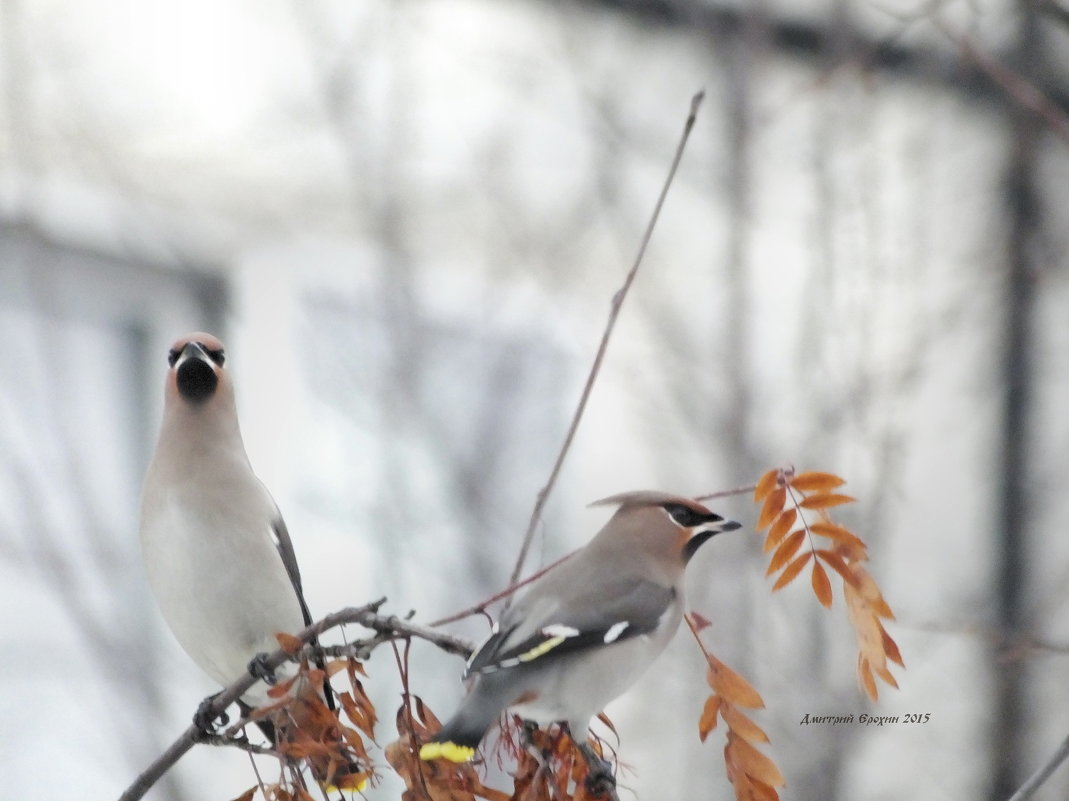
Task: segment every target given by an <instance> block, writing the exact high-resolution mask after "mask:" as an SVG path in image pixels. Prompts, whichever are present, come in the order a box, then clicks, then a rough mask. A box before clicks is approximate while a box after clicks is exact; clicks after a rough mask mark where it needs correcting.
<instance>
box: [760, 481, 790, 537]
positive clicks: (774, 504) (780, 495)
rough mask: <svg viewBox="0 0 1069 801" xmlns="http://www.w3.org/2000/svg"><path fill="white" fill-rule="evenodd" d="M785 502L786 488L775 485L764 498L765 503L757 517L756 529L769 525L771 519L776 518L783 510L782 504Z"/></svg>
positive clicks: (762, 528) (763, 528) (761, 529)
mask: <svg viewBox="0 0 1069 801" xmlns="http://www.w3.org/2000/svg"><path fill="white" fill-rule="evenodd" d="M786 503H787V488H786V487H777V488H776V489H774V490H773V491H772V492H771V493H769V496H768V497H767V498H765V503H764V505H763V506H762V507H761V514H760V516H759V517H758V518H757V530H758V531H764V530H765V529H766V528H768V527H769V526H770V525H772V521H773V520H775V519H776V517H777V516H778V515H779V513H780V512H782V511H783V506H784V504H786Z"/></svg>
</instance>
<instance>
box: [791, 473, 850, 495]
mask: <svg viewBox="0 0 1069 801" xmlns="http://www.w3.org/2000/svg"><path fill="white" fill-rule="evenodd" d="M787 483H788V484H790V485H791V486H792V487H794V488H795V489H796V490H801V491H802V492H827V491H828V490H833V489H835V488H836V487H841V486H842V485H843V484H845V483H846V479H845V478H839V476H837V475H835V474H834V473H821V472H820V471H818V470H807V471H806V472H804V473H799V474H798V475H796V476H795V477H794V478H792V479H791V480H790V481H788V482H787Z"/></svg>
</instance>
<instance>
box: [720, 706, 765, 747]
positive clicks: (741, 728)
mask: <svg viewBox="0 0 1069 801" xmlns="http://www.w3.org/2000/svg"><path fill="white" fill-rule="evenodd" d="M720 717H722V718H723V719H724V722H725V723H726V724H727V725H728V728H729V729H731V730H732V731H733V732H735V734H737V735H739V737H741V738H742V739H744V740H746V741H748V742H751V743H767V742H768V735H767V734H765V732H764V729H762V728H761V727H760V726H758V725H757V724H756V723H754V722H753V721H752V720H750V718H749V717H747V716H746V715H744V714H743V713H742V712H740V711H739V710H737V709H736V708H735V707H734V705H732V704H723V705H722V706H721V707H720Z"/></svg>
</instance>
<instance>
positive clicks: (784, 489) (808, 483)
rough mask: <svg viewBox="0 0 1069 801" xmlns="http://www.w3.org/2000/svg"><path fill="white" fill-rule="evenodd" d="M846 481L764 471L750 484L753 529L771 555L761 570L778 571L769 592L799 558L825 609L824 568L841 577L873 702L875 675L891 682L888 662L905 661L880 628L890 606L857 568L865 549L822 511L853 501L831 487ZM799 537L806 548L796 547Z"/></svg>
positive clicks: (792, 573) (860, 669) (784, 581)
mask: <svg viewBox="0 0 1069 801" xmlns="http://www.w3.org/2000/svg"><path fill="white" fill-rule="evenodd" d="M845 483H846V481H845V479H842V478H840V477H839V476H837V475H834V474H832V473H822V472H817V471H810V472H805V473H798V474H795V473H794V471H793V470H791V469H783V468H781V469H777V470H769V471H768V472H767V473H765V474H764V475H763V476H762V477H761V480H760V481H758V482H757V487H756V489H755V490H754V501H755V502H756V503H759V504H761V514H760V516H759V517H758V520H757V530H758V531H763V530H764V529H766V528H767V529H768V535H767V536H766V537H765V553H768V552H772V558H771V560H770V561H769V564H768V570H767V575H772V574H773V573H775V572H777V571H781V572H780V574H779V577H778V578H777V579H776V582H775V584H773V585H772V590H773V592H775V591H776V590H778V589H780V588H782V587H785V586H787V585H788V584H790V583H791V582H792V581H794V579H795V578H797V577H798V575H799V573H801V572H802V570H803V569H804V568H805V567H806V565H808V564H812V571H811V573H810V583H811V584H812V587H813V593H814V594H815V595H816V596H817V600H818V601H820V603H821V604H823V605H824V606H825V607H828V608H830V607H831V605H832V587H831V581H830V579H829V577H828V571H827V569H826V568H830V569H832V570H834V571H835V572H836V573H838V574H839V576H840V577H841V578H842V580H843V596H844V597H845V598H846V609H847V613H848V614H849V616H850V623H851V625H852V626H853V627H854V631H855V632H856V633H857V643H858V659H857V675H858V681H859V682H860V683H861V686H862V688H863V689H864V690H865V693H866V694H867V695H868V696H869V698H871V699H872V700H873V701H875V700H876V699H877V698H878V697H879V692H878V690H877V688H876V677H878V678H880V679H882V680H883V681H884V682H886V683H887V684H889V685H891V686H892V687H898V682H896V681H895V677H894V676H893V675H892V674H891V671H890V669H889V667H888V662H894V663H895V664H896V665H898V666H899V667H905V663H904V662H903V661H902V655H901V653H900V652H899V650H898V645H897V644H896V643H895V641H894V640H893V639H891V635H889V634H888V633H887V630H886V629H885V628H884V627H883V622H882V621H883V620H894V613H892V612H891V607H889V606H888V605H887V602H886V601H885V600H884V598H883V594H882V593H881V592H880V588H879V587H878V586H877V584H876V581H875V579H873V577H872V575H871V574H870V573H869V572H868V571H867V570H866V569H865V567H864V563H865V562H866V561H868V558H869V557H868V548H867V547H866V546H865V543H864V542H862V541H861V539H859V538H858V537H857V535H855V534H854V533H853V532H852V531H850V530H849V529H847V528H845V527H843V526H841V525H838V524H837V523H835V522H833V521H832V519H831V515H830V513H829V511H828V510H829V509H832V508H834V507H837V506H841V505H843V504H847V503H851V502H853V500H854V499H853V498H851V497H850V496H849V495H842V494H839V493H837V492H835V491H834V490H836V489H838V488H839V487H841V486H842V485H843V484H845ZM814 538H822V540H820V539H814ZM806 542H808V544H809V547H808V548H805V549H803V547H802V546H803V544H805V543H806ZM818 542H826V543H827V546H828V547H823V548H822V547H818V546H817V543H818ZM799 551H801V553H800V554H799Z"/></svg>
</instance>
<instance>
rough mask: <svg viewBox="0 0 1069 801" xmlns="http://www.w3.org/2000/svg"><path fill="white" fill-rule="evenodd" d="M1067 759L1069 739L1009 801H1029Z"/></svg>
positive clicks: (1063, 741) (1066, 739)
mask: <svg viewBox="0 0 1069 801" xmlns="http://www.w3.org/2000/svg"><path fill="white" fill-rule="evenodd" d="M1066 757H1069V737H1066V738H1065V739H1064V740H1062V744H1061V745H1059V746H1058V750H1057V751H1055V752H1054V753H1053V754H1051V756H1050V759H1048V760H1047V761H1046V762H1044V763H1043V764H1042V765H1040V767H1039V770H1037V771H1036V772H1035V773H1033V774H1032V775H1031V776H1029V777H1028V780H1027V781H1026V782H1025V783H1024V784H1022V785H1021V787H1020V788H1019V789H1018V790H1017V792H1016V793H1014V794H1013V795H1011V796H1010V797H1009V799H1008V801H1027V800H1028V799H1029V798H1031V797H1032V795H1033V794H1034V793H1035V791H1036V790H1038V789H1039V788H1040V787H1041V786H1042V785H1043V783H1044V782H1046V781H1047V779H1049V778H1050V777H1051V774H1052V773H1054V771H1056V770H1057V769H1058V767H1059V766H1060V765H1061V764H1062V763H1063V762H1064V761H1065V759H1066Z"/></svg>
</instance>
